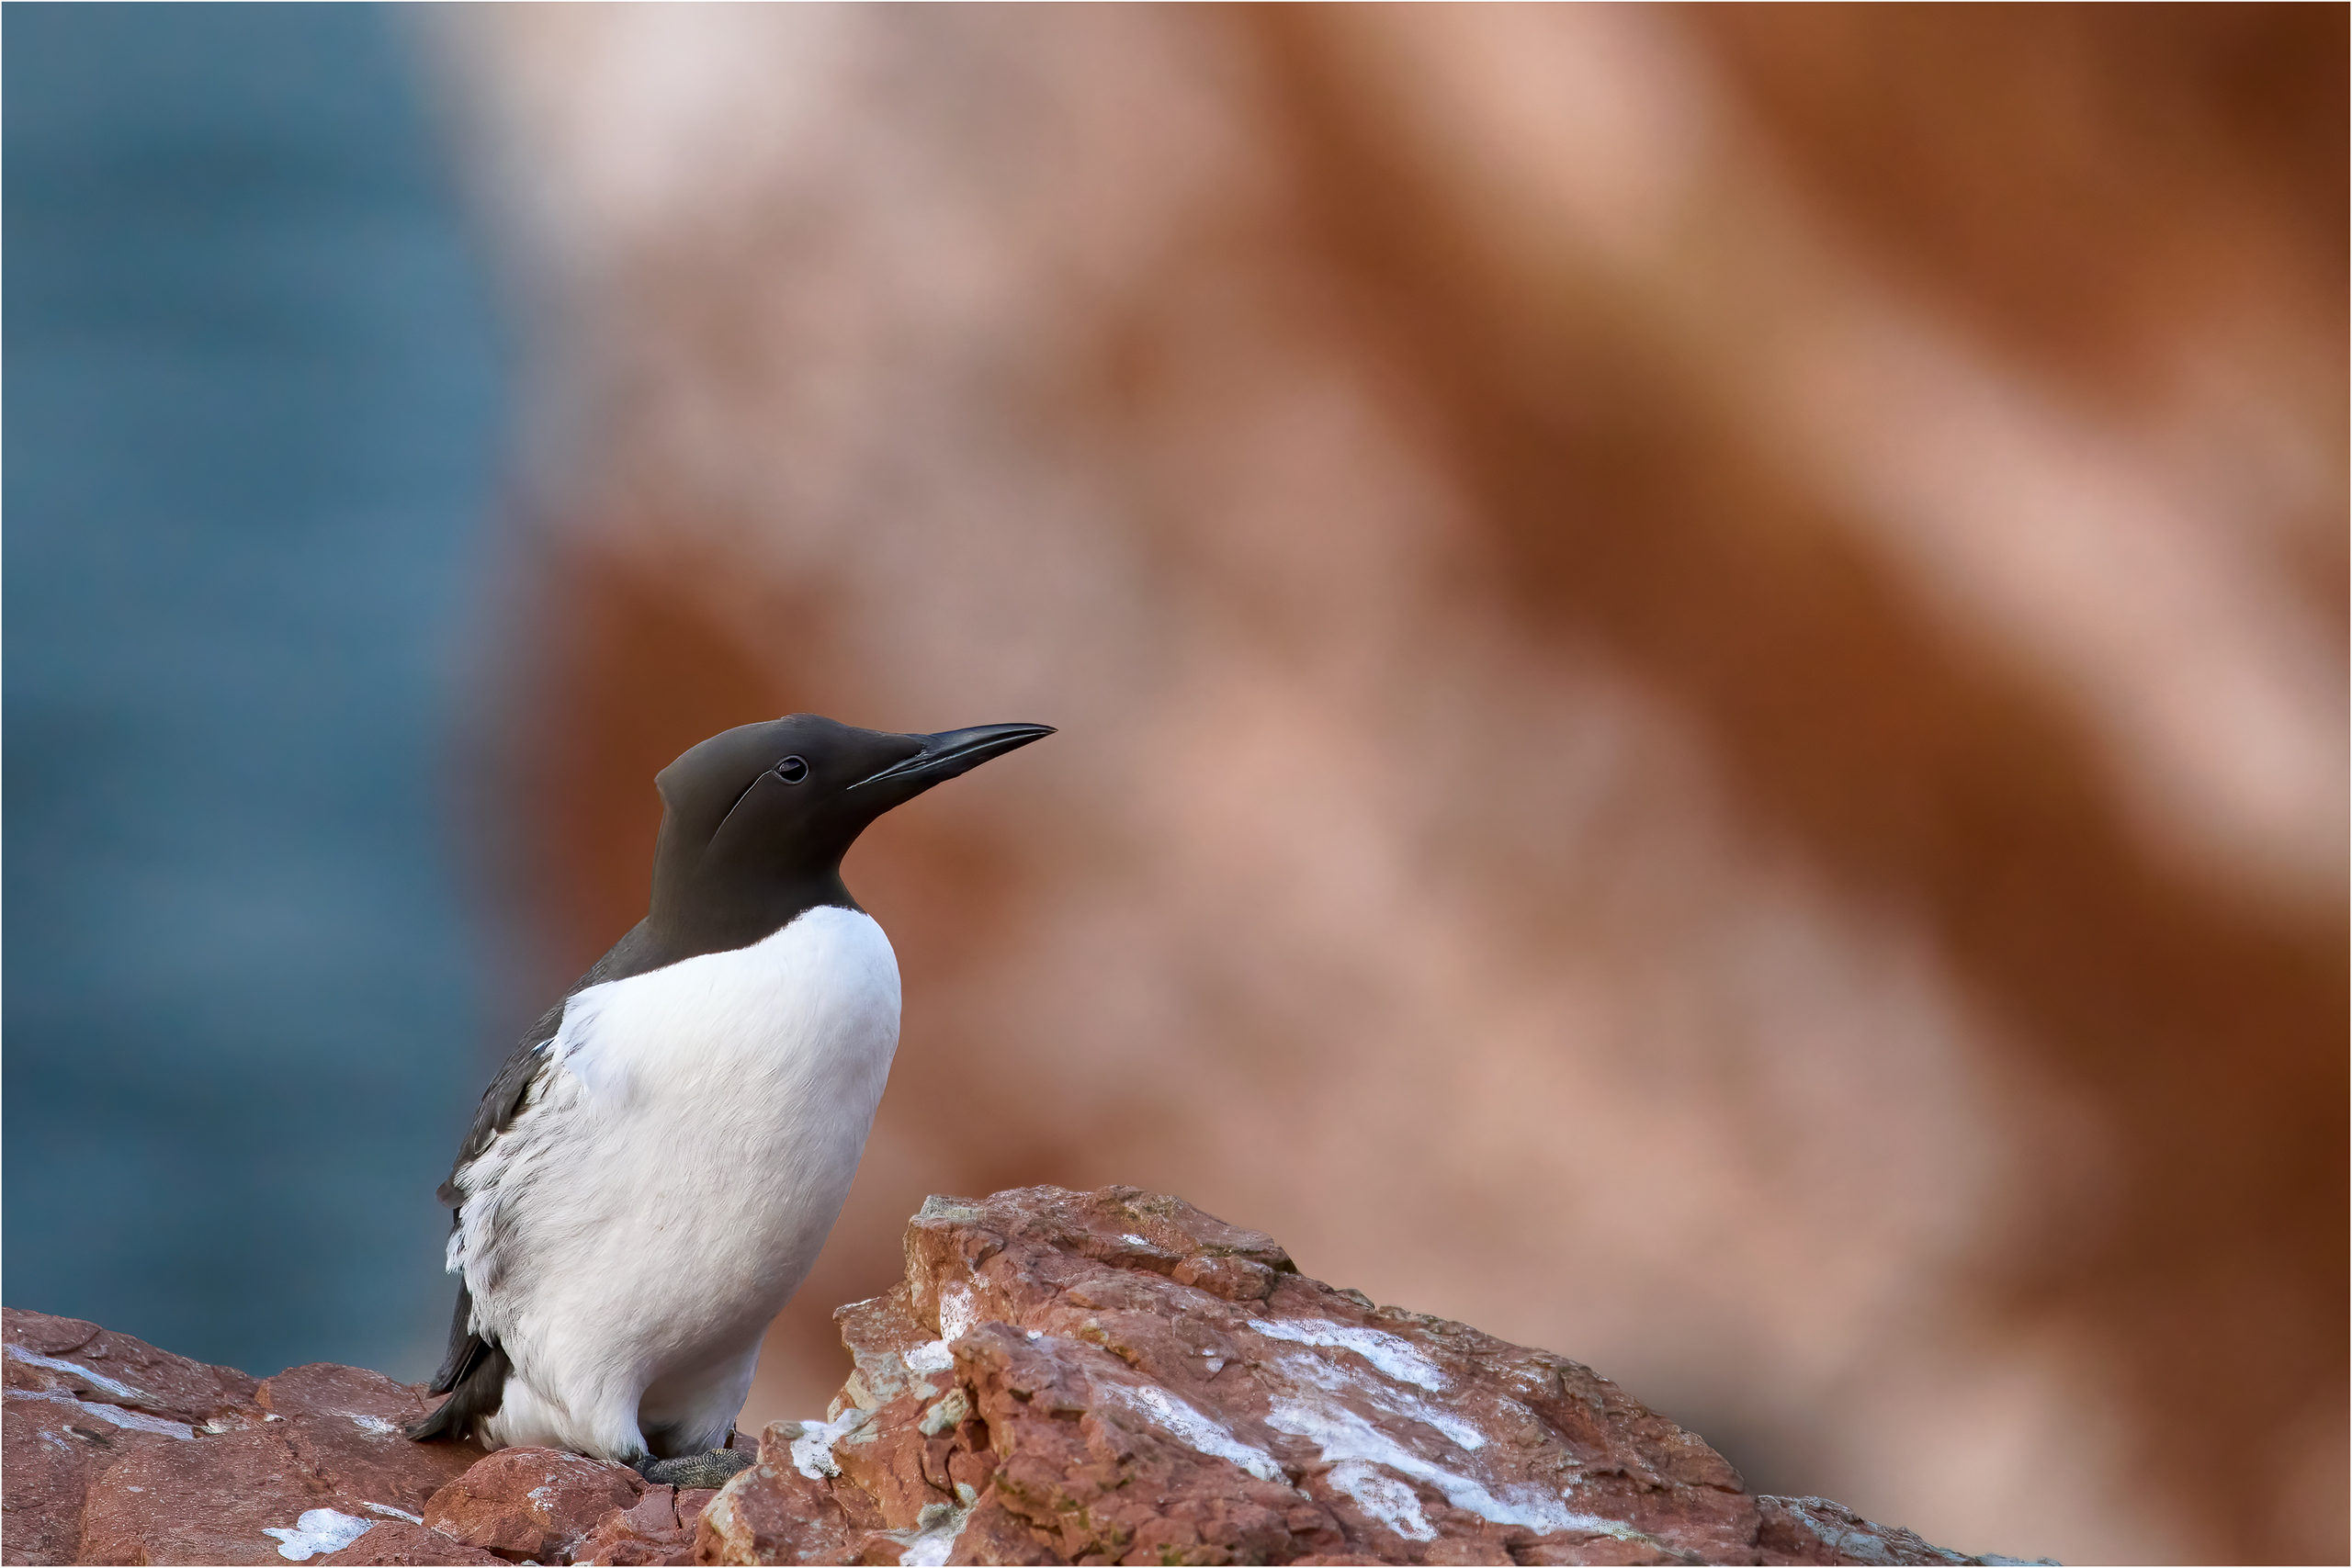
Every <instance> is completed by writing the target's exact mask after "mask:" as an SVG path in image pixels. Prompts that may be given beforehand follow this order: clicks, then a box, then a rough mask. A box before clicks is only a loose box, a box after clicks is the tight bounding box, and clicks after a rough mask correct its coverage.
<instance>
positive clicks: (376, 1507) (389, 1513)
mask: <svg viewBox="0 0 2352 1568" xmlns="http://www.w3.org/2000/svg"><path fill="white" fill-rule="evenodd" d="M359 1506H361V1507H363V1508H365V1509H367V1510H368V1512H369V1513H371V1514H381V1515H383V1516H384V1517H386V1518H388V1519H406V1520H407V1521H408V1522H409V1523H411V1524H413V1525H421V1524H423V1523H424V1516H423V1515H422V1514H412V1513H410V1512H409V1511H408V1510H407V1509H406V1508H395V1507H393V1506H391V1505H390V1503H362V1504H360V1505H359Z"/></svg>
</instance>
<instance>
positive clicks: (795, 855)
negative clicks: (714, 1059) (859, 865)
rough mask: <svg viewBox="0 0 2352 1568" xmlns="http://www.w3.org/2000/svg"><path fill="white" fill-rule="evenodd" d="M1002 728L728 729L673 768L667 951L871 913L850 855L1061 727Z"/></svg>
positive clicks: (793, 725) (728, 944)
mask: <svg viewBox="0 0 2352 1568" xmlns="http://www.w3.org/2000/svg"><path fill="white" fill-rule="evenodd" d="M1053 732H1054V731H1053V729H1052V728H1051V727H1049V726H1046V725H1043V724H989V725H982V726H980V727H979V728H976V729H950V730H946V731H944V732H943V733H940V734H937V735H894V734H890V733H888V732H887V731H883V730H877V729H853V728H850V727H849V726H848V725H845V724H837V723H835V722H834V721H833V720H831V719H830V718H823V717H820V716H818V715H816V714H809V713H797V714H792V715H790V716H786V717H784V718H779V719H772V720H770V721H769V722H767V723H765V724H747V725H744V726H743V727H742V728H739V729H729V730H727V731H725V732H724V733H722V734H718V735H714V736H712V737H711V738H710V739H707V740H706V741H704V742H703V743H702V744H701V745H699V746H696V747H695V748H693V749H692V750H688V751H687V752H686V753H685V754H684V756H682V757H680V758H679V759H678V760H677V761H674V762H673V763H671V764H670V765H669V766H668V767H666V768H664V769H662V772H661V773H660V774H659V775H658V776H657V777H656V778H655V780H654V784H655V786H656V787H657V788H659V789H660V790H661V792H662V836H661V839H660V840H659V842H658V843H657V844H656V846H655V849H654V855H653V908H652V910H651V913H650V917H649V918H650V924H651V925H652V927H653V931H652V934H653V935H654V937H655V938H656V940H657V941H659V942H660V943H661V945H662V948H663V949H665V950H691V951H694V952H701V953H708V952H718V951H724V950H726V949H728V948H733V947H741V946H748V945H749V944H750V943H752V942H757V941H759V940H760V939H761V938H763V937H764V936H766V935H768V934H769V933H770V932H772V931H776V930H777V929H779V928H780V927H782V926H784V925H786V923H788V922H789V921H790V920H791V919H793V917H795V916H796V915H798V914H799V913H800V912H801V911H803V910H805V909H810V908H816V907H818V906H820V905H824V904H837V905H841V906H842V907H844V908H852V909H854V908H857V905H856V902H855V901H854V899H852V898H851V897H850V896H849V889H848V888H847V887H845V886H842V874H841V873H842V855H844V854H846V853H847V852H848V851H849V847H850V845H852V844H854V843H855V842H856V841H857V836H858V835H859V834H860V833H862V832H864V831H865V828H866V825H867V824H869V823H871V822H872V821H873V820H874V819H875V818H877V817H879V816H881V815H882V814H883V813H884V812H886V811H888V810H889V809H890V808H891V807H894V806H903V805H904V804H906V803H907V802H908V801H910V800H912V799H913V798H914V797H915V796H916V795H921V794H922V792H923V791H925V790H927V789H929V788H930V787H931V786H932V785H933V784H939V783H942V782H944V781H945V780H947V779H952V778H954V777H956V775H957V774H958V773H968V772H970V771H971V770H972V769H974V768H976V767H978V766H979V765H980V764H981V763H982V762H985V761H988V760H989V758H991V757H997V756H1001V755H1003V754H1004V753H1005V752H1007V751H1010V750H1013V749H1014V748H1016V747H1021V746H1026V745H1028V744H1029V742H1031V741H1032V740H1041V739H1044V738H1045V737H1046V736H1048V735H1051V734H1052V733H1053Z"/></svg>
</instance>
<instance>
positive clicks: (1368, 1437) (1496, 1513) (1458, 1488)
mask: <svg viewBox="0 0 2352 1568" xmlns="http://www.w3.org/2000/svg"><path fill="white" fill-rule="evenodd" d="M1266 1425H1268V1426H1269V1427H1272V1428H1273V1429H1274V1430H1275V1431H1277V1432H1288V1433H1290V1434H1291V1435H1292V1436H1294V1437H1300V1438H1307V1439H1309V1440H1311V1441H1312V1442H1313V1443H1315V1445H1316V1446H1317V1448H1318V1449H1320V1450H1322V1457H1323V1461H1324V1462H1325V1463H1326V1464H1330V1465H1334V1466H1336V1465H1340V1464H1344V1463H1346V1462H1347V1461H1350V1460H1357V1461H1363V1462H1364V1463H1367V1464H1375V1465H1378V1466H1380V1467H1381V1468H1382V1469H1383V1470H1389V1471H1394V1472H1396V1473H1397V1474H1398V1475H1406V1476H1410V1477H1411V1478H1412V1479H1414V1480H1415V1481H1419V1482H1421V1483H1424V1484H1426V1485H1428V1486H1430V1487H1432V1488H1434V1489H1435V1490H1436V1491H1438V1492H1439V1493H1441V1494H1442V1495H1444V1497H1445V1500H1446V1501H1447V1502H1449V1503H1451V1504H1453V1506H1455V1507H1457V1508H1463V1509H1466V1510H1468V1511H1469V1512H1471V1513H1474V1514H1476V1515H1477V1516H1478V1517H1480V1518H1483V1519H1489V1520H1492V1521H1493V1522H1494V1523H1496V1524H1498V1525H1519V1526H1521V1527H1523V1528H1525V1529H1531V1530H1532V1531H1534V1532H1535V1533H1536V1534H1537V1535H1552V1534H1555V1533H1556V1532H1558V1531H1561V1530H1586V1531H1589V1532H1591V1533H1594V1534H1598V1535H1610V1536H1615V1537H1618V1538H1619V1539H1621V1540H1649V1537H1647V1536H1646V1535H1644V1534H1643V1533H1642V1532H1641V1531H1640V1530H1637V1529H1634V1528H1633V1527H1632V1526H1631V1525H1627V1524H1624V1523H1622V1522H1620V1521H1618V1520H1616V1519H1604V1518H1602V1517H1600V1515H1598V1514H1587V1513H1580V1512H1578V1511H1577V1510H1576V1509H1573V1508H1570V1507H1568V1506H1566V1505H1565V1504H1564V1503H1562V1502H1561V1500H1560V1499H1559V1498H1557V1497H1555V1496H1553V1495H1551V1494H1549V1493H1546V1492H1544V1491H1541V1490H1539V1489H1537V1488H1535V1487H1532V1486H1528V1487H1514V1488H1512V1489H1511V1491H1510V1495H1508V1496H1505V1497H1498V1496H1496V1495H1494V1494H1493V1493H1492V1492H1490V1491H1488V1490H1487V1486H1486V1483H1483V1482H1481V1481H1479V1480H1478V1479H1477V1478H1476V1477H1475V1476H1470V1475H1464V1474H1462V1473H1460V1472H1456V1471H1452V1470H1448V1469H1446V1468H1445V1467H1444V1466H1442V1465H1439V1464H1433V1463H1431V1462H1430V1461H1428V1460H1426V1459H1423V1458H1422V1457H1421V1456H1420V1455H1419V1454H1417V1453H1415V1452H1413V1451H1412V1450H1410V1449H1408V1448H1406V1447H1405V1446H1404V1445H1403V1444H1401V1443H1399V1442H1397V1439H1396V1438H1392V1437H1390V1436H1389V1435H1388V1434H1387V1433H1385V1432H1384V1431H1382V1430H1380V1429H1379V1428H1378V1427H1374V1425H1373V1424H1372V1423H1371V1422H1369V1421H1367V1420H1365V1419H1364V1418H1363V1416H1359V1415H1357V1414H1356V1413H1355V1412H1354V1411H1352V1410H1350V1409H1347V1408H1346V1407H1345V1406H1343V1405H1338V1404H1329V1403H1325V1402H1321V1401H1317V1402H1316V1403H1314V1404H1309V1403H1307V1402H1306V1401H1304V1400H1295V1399H1282V1400H1276V1401H1275V1402H1274V1407H1273V1409H1272V1412H1271V1413H1270V1414H1269V1415H1268V1416H1267V1417H1266Z"/></svg>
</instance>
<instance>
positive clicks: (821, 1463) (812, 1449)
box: [792, 1405, 873, 1481]
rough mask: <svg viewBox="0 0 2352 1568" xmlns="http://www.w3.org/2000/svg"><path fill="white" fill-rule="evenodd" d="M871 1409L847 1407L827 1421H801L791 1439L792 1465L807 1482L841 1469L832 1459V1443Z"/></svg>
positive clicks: (862, 1422) (856, 1425)
mask: <svg viewBox="0 0 2352 1568" xmlns="http://www.w3.org/2000/svg"><path fill="white" fill-rule="evenodd" d="M872 1414H873V1413H872V1412H871V1411H867V1410H861V1409H859V1408H858V1407H857V1406H855V1405H852V1406H850V1407H849V1408H848V1409H847V1410H844V1411H842V1413H841V1415H840V1416H837V1417H835V1418H834V1419H832V1420H831V1421H804V1422H802V1423H801V1424H800V1436H798V1437H797V1438H793V1439H792V1468H793V1469H795V1470H797V1471H798V1472H800V1473H801V1474H803V1475H805V1476H807V1477H808V1478H809V1480H811V1481H823V1480H825V1479H826V1478H827V1477H829V1476H835V1475H839V1474H840V1473H841V1472H842V1467H841V1461H838V1460H836V1459H834V1458H833V1445H834V1444H835V1443H838V1442H840V1441H841V1440H842V1438H846V1437H848V1436H849V1435H850V1434H851V1433H852V1432H854V1431H856V1430H857V1429H858V1428H859V1427H863V1426H865V1422H866V1418H867V1417H868V1416H870V1415H872Z"/></svg>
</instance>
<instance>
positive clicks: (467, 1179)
mask: <svg viewBox="0 0 2352 1568" xmlns="http://www.w3.org/2000/svg"><path fill="white" fill-rule="evenodd" d="M1052 733H1054V732H1053V730H1052V729H1051V728H1049V727H1047V726H1046V725H1042V724H992V725H985V726H982V727H980V728H975V729H955V730H948V731H945V732H944V733H942V734H938V735H892V734H887V733H884V732H881V731H878V730H871V729H854V728H850V727H848V726H846V725H842V724H837V723H835V722H834V721H833V720H831V719H829V718H820V717H819V716H816V715H814V714H794V715H791V716H787V717H785V718H780V719H775V720H773V721H771V722H768V723H765V724H752V725H745V726H743V727H742V728H738V729H730V730H728V731H726V732H725V733H723V734H720V735H717V736H713V737H712V738H711V739H708V740H706V741H704V742H702V744H700V745H698V746H696V747H695V748H693V749H692V750H688V751H687V752H686V753H685V754H684V755H683V756H681V757H680V758H679V759H678V760H677V761H674V762H673V763H671V764H670V766H669V767H667V768H665V769H663V770H662V773H661V774H660V775H659V776H658V777H657V778H656V779H655V781H654V783H655V785H656V787H657V788H658V789H659V790H660V792H661V795H662V830H661V835H660V837H659V839H658V840H656V842H655V847H654V857H653V898H652V904H651V908H650V910H649V911H648V913H647V915H646V917H645V919H643V920H642V921H640V922H639V924H638V925H637V926H636V927H635V928H634V929H632V930H631V931H629V932H628V935H626V936H624V937H622V938H621V940H620V941H619V942H616V943H614V944H613V947H612V950H611V951H610V952H608V953H605V955H604V957H602V958H600V959H598V960H597V961H596V963H595V964H594V966H593V967H592V968H590V969H589V971H588V972H587V973H586V974H585V975H583V976H581V977H580V980H579V983H578V984H576V985H574V986H573V987H571V990H570V991H569V992H567V993H566V994H565V995H564V997H563V998H562V999H561V1000H560V1001H558V1002H557V1003H556V1004H555V1006H553V1007H552V1008H549V1009H548V1011H547V1013H546V1015H545V1016H544V1017H542V1018H541V1019H540V1020H539V1021H538V1024H537V1027H536V1028H534V1029H533V1030H532V1031H531V1032H530V1034H529V1035H528V1036H527V1037H526V1039H525V1040H524V1041H523V1042H522V1043H521V1044H519V1045H518V1046H516V1048H515V1052H514V1054H513V1055H511V1056H509V1057H508V1058H507V1060H506V1065H505V1066H503V1067H502V1068H501V1069H500V1070H499V1073H498V1076H497V1077H496V1078H494V1079H493V1080H492V1083H491V1086H490V1088H489V1089H488V1090H487V1091H485V1092H484V1093H483V1095H482V1098H481V1105H480V1107H479V1108H478V1109H477V1110H476V1111H475V1112H474V1120H473V1126H472V1128H471V1130H470V1131H469V1132H468V1133H467V1134H466V1138H465V1142H464V1143H463V1144H462V1145H460V1146H459V1147H458V1157H457V1161H456V1164H455V1165H454V1167H453V1168H451V1170H450V1173H449V1179H448V1180H447V1181H446V1182H444V1183H443V1184H442V1185H441V1188H440V1190H439V1194H438V1195H439V1197H440V1199H441V1201H443V1202H444V1203H446V1204H447V1205H448V1206H449V1207H450V1209H451V1210H452V1211H453V1213H452V1223H451V1226H450V1232H449V1243H448V1251H447V1266H448V1270H449V1272H450V1273H452V1274H456V1275H458V1306H457V1313H456V1315H455V1316H454V1318H453V1319H452V1321H451V1323H450V1325H449V1354H448V1358H447V1359H446V1360H445V1361H444V1362H443V1363H442V1366H441V1370H440V1371H438V1372H436V1373H435V1375H434V1379H433V1382H432V1384H431V1387H432V1390H433V1392H434V1393H448V1394H449V1396H450V1397H449V1398H448V1399H447V1400H446V1401H445V1402H443V1403H442V1404H441V1405H440V1406H439V1407H438V1408H437V1409H435V1411H434V1412H433V1414H432V1415H430V1416H427V1417H426V1418H425V1419H424V1420H423V1421H421V1422H419V1423H417V1424H416V1425H415V1426H414V1427H411V1428H409V1436H411V1437H412V1438H417V1439H419V1440H426V1439H431V1438H464V1437H469V1436H470V1437H474V1438H479V1439H480V1440H481V1442H482V1443H483V1444H484V1445H485V1446H487V1447H490V1448H493V1449H494V1448H501V1447H509V1446H521V1445H532V1446H540V1447H548V1448H561V1449H570V1450H574V1451H575V1452H579V1453H583V1454H589V1455H592V1456H594V1457H596V1458H599V1459H612V1460H619V1461H623V1462H625V1463H628V1464H629V1465H631V1466H633V1467H635V1468H636V1469H637V1470H639V1472H640V1473H642V1474H644V1475H645V1476H646V1477H647V1478H648V1479H649V1480H651V1481H654V1482H656V1483H674V1484H682V1485H717V1484H718V1483H720V1482H721V1481H723V1480H724V1479H725V1478H726V1477H727V1476H729V1475H731V1474H733V1473H734V1472H736V1471H737V1470H739V1469H741V1468H742V1467H743V1466H744V1465H745V1464H748V1463H749V1462H751V1461H750V1456H749V1455H746V1454H743V1453H741V1452H740V1451H737V1450H728V1449H727V1448H725V1446H724V1445H725V1444H726V1441H727V1438H728V1436H729V1433H730V1432H731V1431H732V1430H733V1427H734V1423H735V1418H736V1416H738V1415H740V1414H741V1411H742V1408H743V1401H744V1398H745V1396H746V1395H747V1394H749V1393H750V1392H751V1387H752V1368H753V1366H754V1364H755V1363H756V1361H757V1360H758V1358H759V1349H760V1337H761V1335H762V1333H763V1331H764V1330H765V1329H766V1327H767V1325H768V1323H769V1321H770V1320H771V1319H773V1318H774V1317H775V1314H777V1312H779V1311H780V1310H781V1309H782V1308H783V1306H784V1303H785V1302H786V1299H787V1298H788V1297H790V1296H791V1294H792V1292H793V1291H794V1290H795V1289H797V1287H798V1286H799V1284H800V1281H801V1280H802V1279H804V1278H805V1277H806V1276H807V1274H808V1272H809V1267H810V1265H812V1264H813V1263H815V1261H816V1259H817V1252H818V1249H819V1248H820V1247H822V1246H823V1245H824V1240H825V1236H826V1234H827V1233H828V1232H830V1231H831V1229H832V1226H833V1221H834V1219H835V1218H836V1217H837V1216H838V1215H839V1214H840V1213H841V1207H842V1200H843V1199H844V1198H846V1197H847V1196H848V1193H849V1186H850V1179H851V1177H852V1176H853V1175H854V1173H855V1171H856V1169H857V1160H858V1155H859V1153H860V1151H861V1150H863V1149H864V1148H865V1137H866V1134H867V1132H868V1131H869V1129H870V1128H871V1127H872V1126H873V1122H874V1111H875V1108H876V1106H877V1105H878V1104H879V1103H880V1101H881V1099H882V1087H883V1082H884V1080H885V1078H886V1077H888V1073H889V1069H890V1058H891V1056H892V1055H893V1054H894V1053H895V1052H896V1050H897V1048H898V1041H899V964H898V959H897V957H896V955H894V954H893V953H892V952H891V950H890V943H889V940H888V938H887V937H885V936H884V935H883V934H882V928H881V927H880V926H878V925H876V923H875V921H874V919H873V918H872V917H871V916H869V915H867V914H866V913H865V910H863V909H861V908H858V905H857V901H856V900H855V899H854V898H852V897H850V893H849V889H848V888H847V887H846V886H843V885H842V874H841V866H842V854H843V853H844V852H846V851H847V850H848V849H849V847H850V845H851V844H852V843H853V842H854V841H855V840H856V838H857V836H858V834H859V833H860V832H862V831H864V830H865V828H866V826H867V825H868V824H869V823H871V822H873V821H874V819H875V818H877V817H880V816H881V815H882V814H883V813H884V812H886V811H888V810H889V809H890V808H891V807H894V806H899V805H903V804H904V803H905V802H907V801H909V800H911V799H913V798H914V797H915V796H916V795H920V794H922V792H923V791H924V790H927V789H929V788H930V787H931V786H932V785H933V784H939V783H941V782H943V781H944V780H947V779H951V778H954V777H956V775H957V774H959V773H967V772H968V771H969V770H971V769H972V768H975V767H977V766H978V765H979V764H980V763H982V762H984V761H988V760H989V758H991V757H996V756H1001V755H1002V754H1003V753H1005V752H1007V751H1010V750H1013V749H1014V748H1015V747H1019V746H1026V745H1027V744H1029V743H1030V742H1031V741H1033V740H1038V739H1044V738H1045V737H1046V736H1048V735H1051V734H1052Z"/></svg>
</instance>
